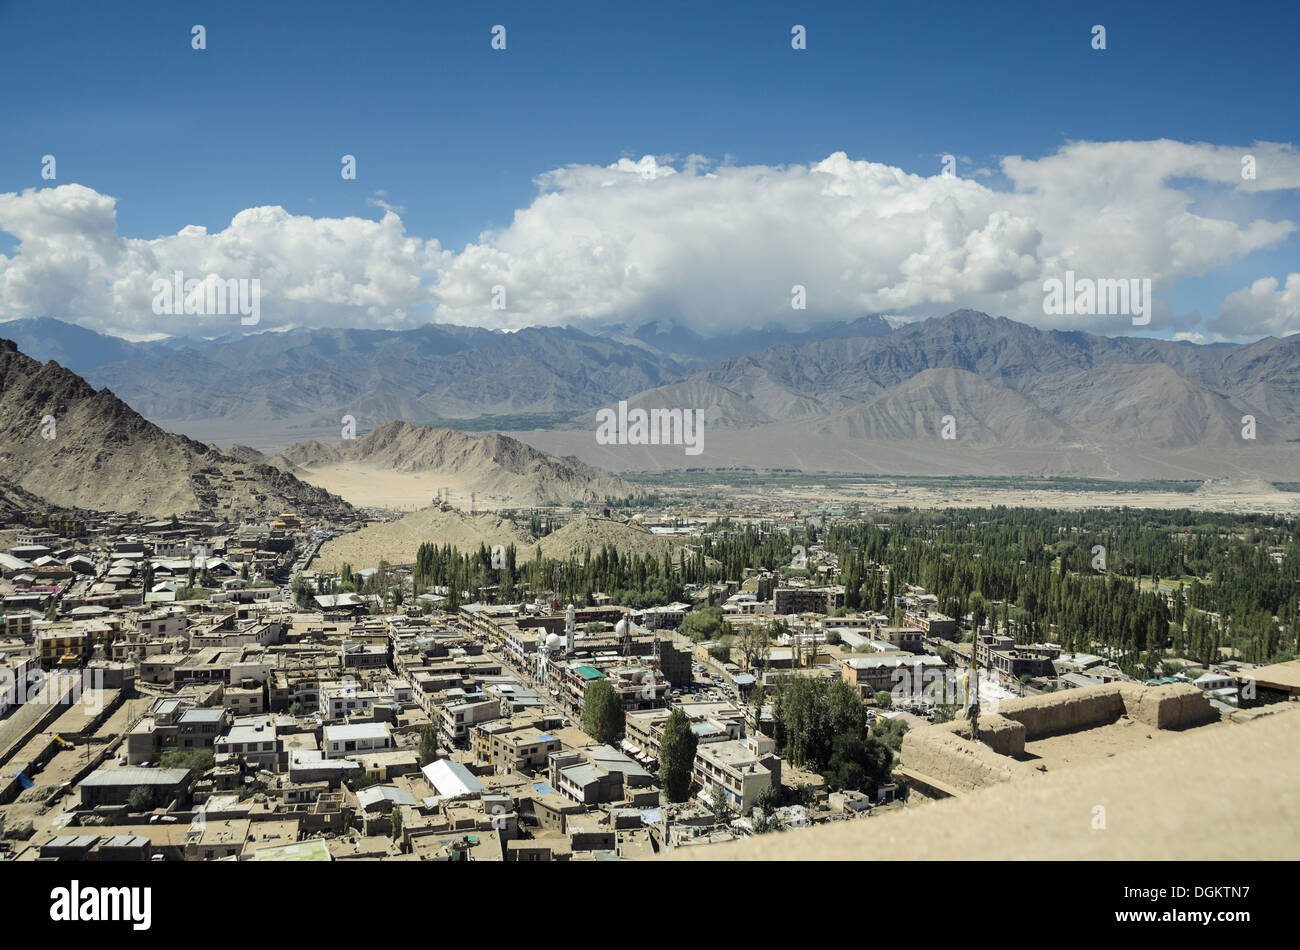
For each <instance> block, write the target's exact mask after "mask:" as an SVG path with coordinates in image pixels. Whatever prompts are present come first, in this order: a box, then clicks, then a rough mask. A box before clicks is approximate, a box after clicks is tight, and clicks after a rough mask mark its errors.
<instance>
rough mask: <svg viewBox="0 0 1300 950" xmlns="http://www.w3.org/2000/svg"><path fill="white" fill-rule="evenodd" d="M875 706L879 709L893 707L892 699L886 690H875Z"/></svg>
mask: <svg viewBox="0 0 1300 950" xmlns="http://www.w3.org/2000/svg"><path fill="white" fill-rule="evenodd" d="M876 705H877V706H879V707H880V708H881V709H891V708H892V707H893V705H894V697H893V695H891V694H890V692H889V690H887V689H878V690H876Z"/></svg>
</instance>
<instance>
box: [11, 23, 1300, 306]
mask: <svg viewBox="0 0 1300 950" xmlns="http://www.w3.org/2000/svg"><path fill="white" fill-rule="evenodd" d="M633 11H635V12H633ZM196 23H201V24H203V25H204V26H205V27H206V30H207V49H206V50H203V51H195V50H192V49H191V47H190V28H191V26H192V25H193V24H196ZM498 23H499V24H503V25H505V26H506V28H507V49H506V50H505V51H504V52H496V51H493V50H492V49H491V48H490V45H489V41H490V30H491V27H492V26H493V25H494V24H498ZM796 23H797V24H802V25H804V26H805V27H806V28H807V36H808V49H807V50H804V51H795V50H792V49H791V48H790V29H791V25H792V24H796ZM1093 24H1103V25H1105V27H1106V30H1107V49H1106V50H1105V51H1100V52H1099V51H1094V50H1093V49H1092V48H1091V46H1090V42H1089V40H1090V30H1091V27H1092V25H1093ZM1297 36H1300V5H1296V4H1289V5H1288V4H1276V3H1267V4H1251V3H1234V4H1208V3H1156V4H1132V3H1088V4H1073V3H1072V4H1044V3H1029V2H1025V3H1003V4H937V3H915V2H909V3H906V4H866V3H843V4H839V3H836V4H831V3H824V4H795V3H762V2H758V3H744V4H739V3H736V4H698V3H681V4H673V3H659V4H655V5H654V6H653V8H650V7H631V6H623V5H612V4H609V3H608V2H606V3H583V2H578V3H566V4H563V5H554V4H545V5H543V4H537V3H474V4H456V5H454V4H444V3H431V2H427V0H426V2H421V3H379V4H371V5H367V4H360V3H341V2H316V3H310V4H308V3H290V2H285V3H272V4H265V3H221V4H215V3H214V4H208V3H176V2H169V3H147V2H146V3H132V4H129V5H121V4H103V3H68V4H58V5H50V4H17V3H0V80H2V81H3V82H4V85H5V87H6V88H7V90H8V91H9V95H7V96H5V97H4V100H3V104H0V128H2V129H3V130H4V136H3V142H2V143H0V192H21V191H22V190H23V189H26V188H33V187H36V188H40V187H48V186H50V185H51V184H52V183H50V182H43V181H42V180H41V177H40V170H41V166H40V159H41V156H42V155H45V154H53V155H55V156H56V158H57V162H58V180H57V183H58V184H64V183H69V182H75V183H77V184H80V185H84V186H86V187H87V188H90V189H93V190H94V191H95V192H97V193H99V194H101V195H110V196H112V197H113V198H115V199H117V202H116V206H115V213H116V223H117V229H118V232H119V234H120V235H121V236H123V237H126V238H146V239H147V238H155V237H158V236H161V235H174V234H176V232H177V231H179V230H180V229H181V228H183V227H185V226H187V225H202V226H204V227H206V228H207V229H208V230H209V232H217V231H220V230H221V229H223V228H225V227H226V226H227V225H228V224H229V223H230V221H231V218H232V217H233V216H234V215H235V214H237V213H238V212H240V211H241V210H243V209H246V208H251V207H258V206H264V205H278V206H282V207H283V208H285V209H286V210H287V211H288V212H289V213H290V214H291V215H305V216H310V217H312V218H343V217H347V216H360V217H365V218H369V219H375V220H377V219H378V218H379V217H380V216H381V215H382V213H383V212H382V210H381V209H380V208H378V207H376V206H375V205H374V204H373V203H371V202H373V200H374V198H375V197H376V193H378V192H380V191H382V192H383V200H384V201H386V202H388V203H390V204H391V205H394V206H397V207H398V208H400V209H401V210H400V212H399V213H400V217H401V221H402V224H403V226H404V228H405V231H406V233H407V234H409V235H413V236H418V237H420V238H422V239H435V238H436V239H437V241H438V242H440V247H441V248H442V249H443V250H450V251H453V252H460V251H462V250H463V249H464V248H465V246H466V244H467V243H470V242H473V241H476V240H477V239H478V236H479V235H480V233H481V232H482V231H484V230H485V229H502V228H506V227H507V226H509V225H510V223H511V221H512V217H513V215H514V214H515V212H516V210H517V209H521V208H526V207H527V206H529V205H530V203H532V202H533V201H534V199H535V197H536V195H537V193H538V192H537V185H536V184H535V183H534V179H535V178H536V177H537V176H538V175H539V174H542V173H544V172H547V171H549V170H551V169H556V168H561V167H563V166H566V165H569V164H578V165H591V166H607V165H609V164H610V163H613V162H616V161H617V160H618V159H619V158H620V157H626V158H630V159H638V158H640V157H641V156H642V155H646V154H652V155H656V156H672V157H675V158H676V159H678V160H680V159H681V158H682V157H684V156H686V155H689V154H692V153H694V154H699V155H704V156H708V157H709V158H711V159H713V160H715V161H716V162H718V163H722V164H726V163H732V164H739V165H747V166H748V165H787V164H799V165H809V164H813V163H816V162H819V161H821V160H823V159H825V158H826V157H827V156H828V155H831V154H832V153H835V152H845V153H847V156H848V158H849V159H852V160H866V161H870V162H874V163H883V164H887V165H891V166H896V167H898V168H901V169H903V170H904V171H906V172H910V173H913V174H917V175H925V176H929V175H934V174H936V171H937V168H938V163H939V156H940V155H941V154H944V153H951V154H954V155H957V156H961V157H962V158H963V159H965V158H967V157H968V158H969V159H970V162H969V164H968V163H966V162H965V161H963V162H962V163H961V165H960V166H959V169H958V172H959V174H962V175H966V174H968V173H971V172H974V171H975V170H976V169H980V168H985V169H991V170H994V171H995V172H996V170H997V168H998V162H999V161H1000V159H1001V158H1002V157H1003V156H1006V155H1020V156H1024V157H1025V158H1028V159H1040V158H1043V157H1045V156H1049V155H1051V154H1053V153H1054V152H1056V151H1057V150H1058V149H1060V148H1062V147H1063V146H1065V145H1066V144H1067V143H1069V142H1071V141H1096V142H1109V141H1124V140H1130V139H1133V140H1152V139H1163V138H1168V139H1173V140H1176V141H1178V142H1184V143H1210V144H1217V145H1232V146H1244V145H1250V144H1251V143H1254V142H1259V141H1263V142H1276V143H1294V142H1295V141H1296V139H1297V137H1298V136H1297V116H1296V111H1295V96H1296V91H1297V90H1298V89H1300V66H1298V65H1297V57H1296V55H1295V40H1296V37H1297ZM345 153H346V154H353V155H355V156H356V157H357V163H358V177H357V180H356V181H344V180H342V179H341V178H340V175H339V162H340V156H341V155H343V154H345ZM982 181H983V183H984V184H986V185H989V186H991V187H994V188H1005V187H1007V182H1006V180H1005V179H1004V178H1003V177H1002V176H1001V175H999V174H995V175H993V176H991V177H989V176H986V177H984V178H983V179H982ZM1191 193H1193V194H1197V192H1195V190H1194V189H1193V190H1192V191H1191ZM1199 197H1203V198H1204V200H1206V201H1215V200H1217V198H1218V197H1219V192H1218V190H1217V189H1216V188H1214V187H1210V188H1207V189H1206V190H1205V193H1204V195H1200V196H1199ZM1296 198H1297V195H1296V191H1295V189H1287V190H1283V191H1268V192H1263V193H1256V194H1253V195H1251V196H1249V198H1248V199H1247V198H1243V199H1242V200H1241V201H1240V202H1238V203H1237V204H1236V205H1235V206H1234V210H1233V213H1234V214H1237V215H1239V214H1241V213H1242V211H1243V209H1249V211H1250V212H1251V213H1252V214H1259V215H1261V216H1264V217H1267V218H1270V219H1273V220H1276V219H1288V220H1300V207H1298V206H1297V205H1298V203H1297V200H1296ZM368 199H370V201H368ZM15 243H16V242H15V241H14V240H13V239H10V240H8V241H4V242H3V243H0V253H10V254H11V253H13V250H14V245H15ZM1296 250H1297V242H1296V240H1295V239H1294V237H1290V238H1287V239H1286V240H1285V241H1282V242H1280V243H1276V244H1275V245H1274V246H1270V247H1261V248H1258V249H1255V250H1253V251H1251V252H1250V253H1249V254H1246V255H1241V256H1239V257H1238V258H1237V259H1235V260H1232V261H1230V262H1227V263H1225V264H1223V265H1222V266H1217V267H1215V268H1213V269H1212V270H1211V271H1210V272H1209V273H1207V274H1204V275H1200V274H1196V275H1188V276H1185V277H1184V278H1182V279H1180V280H1179V281H1177V282H1176V284H1175V285H1174V286H1173V288H1172V290H1170V291H1169V292H1168V293H1167V294H1166V299H1167V300H1168V301H1169V303H1170V305H1171V306H1172V307H1173V309H1174V310H1175V311H1178V312H1182V311H1189V310H1200V311H1202V312H1209V311H1212V310H1213V307H1214V305H1215V303H1216V302H1217V301H1218V300H1220V299H1221V298H1222V297H1224V296H1225V295H1226V294H1228V293H1230V292H1232V291H1234V290H1237V289H1239V288H1242V287H1244V286H1247V285H1249V284H1250V283H1251V282H1252V281H1253V280H1255V279H1257V278H1259V277H1264V276H1272V277H1276V278H1278V279H1279V280H1284V279H1285V277H1286V274H1287V272H1288V267H1290V268H1292V269H1295V261H1296V259H1297V254H1296ZM422 280H424V282H425V283H427V282H428V278H427V276H426V277H425V278H422ZM934 309H936V310H942V309H943V308H942V307H935V308H934ZM850 316H851V314H850Z"/></svg>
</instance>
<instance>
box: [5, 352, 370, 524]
mask: <svg viewBox="0 0 1300 950" xmlns="http://www.w3.org/2000/svg"><path fill="white" fill-rule="evenodd" d="M0 430H3V431H4V432H5V433H6V438H5V440H4V442H3V444H0V478H4V479H7V480H8V481H10V482H12V483H14V484H15V485H17V486H18V487H20V488H22V489H25V490H26V491H28V492H31V493H32V494H33V495H36V496H38V497H40V498H42V499H44V500H45V501H47V502H49V503H51V504H53V505H58V506H62V507H79V508H90V509H96V510H100V511H117V512H139V513H141V514H146V515H150V516H154V517H165V516H167V515H170V514H184V513H191V512H194V513H203V514H207V515H214V516H219V517H230V518H236V517H241V516H254V517H256V516H260V515H265V514H273V513H277V512H281V511H287V510H293V511H297V512H299V513H300V514H304V515H307V516H309V517H313V516H316V515H320V514H323V513H326V512H337V513H338V514H339V515H340V516H342V517H352V516H353V515H354V512H352V510H351V507H350V506H349V505H348V504H347V503H346V502H344V501H343V500H342V499H340V498H338V497H336V496H334V495H330V494H329V493H328V492H325V491H323V490H322V489H319V488H316V487H315V486H313V485H309V484H306V483H305V482H302V481H300V480H299V479H297V478H295V477H294V476H293V475H290V474H288V473H286V472H283V471H281V470H279V469H276V468H273V467H271V466H268V465H260V464H256V463H250V462H243V461H240V460H238V459H236V458H233V457H231V456H229V455H225V454H224V453H222V452H220V451H218V450H217V449H215V448H213V447H212V446H207V445H203V444H201V443H199V442H195V441H193V440H192V439H188V438H185V437H184V436H180V435H174V434H172V433H170V432H164V431H163V430H162V429H160V428H159V427H158V426H156V425H154V424H153V423H151V422H149V421H148V420H146V419H145V418H144V417H143V416H141V415H140V414H139V413H138V412H136V411H135V410H133V409H132V408H131V407H130V406H128V405H127V404H126V403H124V402H122V400H120V399H118V398H117V397H116V396H115V395H113V393H112V392H110V391H109V390H107V389H101V390H99V391H98V392H97V391H95V390H94V389H93V388H92V387H91V386H90V385H89V384H88V383H86V381H85V380H83V379H82V378H81V377H80V376H78V375H76V374H75V373H73V372H71V371H70V370H67V369H64V368H63V367H62V366H60V365H59V364H58V363H55V362H48V363H43V364H42V363H38V362H37V361H36V360H33V359H31V358H30V357H28V356H26V355H24V354H23V353H20V352H19V351H18V347H17V344H15V343H14V342H13V341H11V340H0Z"/></svg>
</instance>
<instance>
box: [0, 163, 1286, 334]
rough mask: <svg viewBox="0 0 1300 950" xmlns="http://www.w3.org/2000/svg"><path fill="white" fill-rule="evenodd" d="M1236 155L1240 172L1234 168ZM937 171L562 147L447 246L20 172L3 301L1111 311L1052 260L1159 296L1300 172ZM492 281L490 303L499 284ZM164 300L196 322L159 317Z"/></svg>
mask: <svg viewBox="0 0 1300 950" xmlns="http://www.w3.org/2000/svg"><path fill="white" fill-rule="evenodd" d="M1247 155H1249V156H1250V157H1251V158H1252V159H1253V164H1251V168H1252V170H1253V172H1254V177H1253V178H1251V177H1243V174H1242V171H1243V168H1244V167H1245V166H1244V165H1243V157H1245V156H1247ZM938 172H939V168H938V167H937V166H936V169H935V174H933V175H928V176H927V175H916V174H912V173H909V172H906V171H904V170H902V169H899V168H895V167H892V166H889V165H884V164H880V163H876V162H871V161H866V160H860V159H853V158H850V157H849V156H847V155H845V154H844V153H835V154H833V155H830V156H829V157H827V158H825V159H823V160H822V161H819V162H815V163H812V164H810V165H806V166H805V165H790V166H763V165H737V164H733V163H731V161H730V159H729V158H728V159H724V161H723V163H721V164H718V163H716V162H713V161H711V160H710V159H707V158H705V157H703V156H699V155H689V156H687V157H685V158H684V159H680V160H675V159H673V158H672V157H658V158H656V157H653V156H646V157H644V158H641V159H640V160H633V159H630V158H622V159H620V160H618V161H617V162H615V163H613V164H610V165H572V166H567V167H564V168H559V169H554V170H552V171H549V172H546V173H545V174H542V175H541V176H540V177H539V178H538V179H537V183H538V186H539V193H538V195H537V197H536V198H535V199H534V200H533V201H532V202H531V203H530V204H529V205H528V206H527V207H524V208H520V209H518V210H517V211H516V212H515V215H514V217H513V220H512V221H511V222H510V224H509V225H508V226H506V227H503V228H501V229H499V230H496V231H491V232H485V233H484V234H482V235H480V237H479V239H478V240H477V241H475V242H473V243H471V244H469V245H468V246H467V247H466V248H465V249H464V251H462V252H461V253H459V254H455V253H452V252H450V251H446V250H444V249H443V248H442V247H441V245H440V244H439V242H438V241H437V240H436V239H435V238H420V237H415V236H411V235H408V234H407V233H406V231H405V228H404V226H403V224H402V219H401V217H400V208H399V207H398V206H395V205H389V204H388V203H387V201H386V200H385V196H384V195H383V194H382V193H376V195H375V196H372V198H371V199H370V202H369V203H370V204H371V206H372V207H376V208H379V209H382V210H383V211H384V214H383V217H382V218H380V219H379V220H378V221H374V220H369V219H365V218H355V217H349V218H312V217H308V216H300V215H293V214H290V213H289V212H288V211H286V210H285V209H283V208H280V207H261V208H250V209H248V210H246V211H243V212H240V213H239V214H238V215H236V216H235V218H234V219H233V220H232V221H231V222H230V225H229V226H228V227H226V228H225V229H223V230H221V231H217V232H215V233H208V231H207V230H206V229H204V228H200V227H187V228H184V229H182V230H181V231H180V232H179V233H177V234H175V235H167V236H163V237H158V238H154V239H150V240H145V239H138V238H130V237H125V236H122V235H120V234H119V233H118V230H117V225H116V199H114V198H112V197H109V196H106V195H101V194H98V193H96V192H95V191H93V190H91V189H89V188H85V187H83V186H80V185H62V186H59V187H55V188H46V189H30V190H27V191H23V192H21V193H10V194H3V195H0V230H3V231H6V232H9V233H10V234H13V235H14V236H15V237H16V238H17V239H18V241H19V244H18V246H17V248H16V249H15V251H14V252H13V253H12V254H11V255H10V256H8V257H4V256H0V314H3V315H4V316H5V317H7V318H12V317H18V316H55V317H59V318H62V319H67V320H72V321H75V322H78V323H81V324H83V325H86V326H89V327H92V328H95V329H102V330H109V331H113V332H119V333H123V334H129V335H133V336H137V337H138V336H144V335H152V334H157V333H168V332H187V333H194V332H208V333H228V332H232V331H234V330H236V329H237V323H238V322H237V321H232V320H230V318H226V317H219V316H191V317H167V316H163V317H159V316H157V315H155V314H153V313H152V311H151V307H150V302H151V299H152V293H151V288H152V286H153V281H154V280H155V279H157V278H170V277H171V275H172V273H173V272H175V271H177V270H180V271H182V272H183V273H184V274H185V276H186V277H187V278H188V277H196V278H203V277H206V276H207V275H209V274H215V275H217V276H218V277H220V278H222V279H230V278H241V277H249V278H252V277H256V278H260V280H261V286H262V305H261V311H262V321H261V324H260V325H259V326H258V327H256V328H255V329H257V330H265V329H275V328H277V327H283V326H287V325H313V326H341V325H347V326H384V327H397V326H411V325H416V324H419V323H423V322H426V321H427V320H429V319H431V318H432V319H437V320H439V321H443V322H453V323H463V324H471V325H478V326H491V327H504V328H518V327H523V326H528V325H532V324H538V323H567V322H575V321H583V320H601V319H617V320H624V321H626V320H651V319H664V318H669V319H679V320H682V321H683V322H686V323H688V324H690V325H691V326H693V327H695V328H696V329H698V330H700V331H701V332H705V333H707V332H708V331H709V330H710V329H711V328H734V327H740V326H760V325H766V324H771V323H780V324H783V325H786V326H798V325H801V324H807V323H812V322H816V321H819V320H824V319H844V318H851V317H854V316H858V315H861V314H863V313H873V312H884V313H889V314H891V315H892V316H894V317H896V318H903V319H907V318H914V317H918V316H924V315H930V314H934V313H940V312H944V311H945V310H947V309H952V308H956V307H971V308H974V309H979V310H984V311H987V312H989V313H995V314H1005V315H1007V316H1010V317H1013V318H1016V319H1021V320H1025V321H1027V322H1031V323H1035V324H1037V325H1039V326H1054V327H1062V328H1065V327H1072V328H1081V329H1089V330H1093V331H1095V332H1101V333H1115V332H1124V331H1125V330H1126V329H1127V327H1128V321H1127V319H1126V318H1116V317H1090V316H1077V315H1061V316H1045V315H1044V313H1043V295H1044V292H1043V282H1044V280H1047V279H1049V278H1054V277H1055V278H1059V277H1062V276H1063V275H1064V272H1065V271H1066V270H1073V271H1074V272H1075V273H1076V275H1078V276H1080V277H1091V278H1112V279H1113V278H1149V279H1150V280H1151V281H1152V287H1153V289H1154V291H1155V292H1156V293H1157V294H1160V293H1164V292H1167V291H1169V290H1170V289H1171V288H1173V287H1174V286H1175V285H1176V284H1177V282H1178V281H1179V280H1182V279H1184V278H1192V277H1198V276H1200V275H1203V274H1206V273H1209V272H1211V271H1214V270H1215V269H1217V268H1220V267H1222V266H1224V265H1227V264H1229V263H1232V262H1235V261H1239V260H1241V259H1242V258H1244V257H1246V256H1247V255H1249V254H1251V253H1252V252H1254V251H1257V250H1261V249H1266V248H1272V247H1276V246H1277V245H1278V244H1279V243H1281V242H1282V241H1284V240H1286V239H1287V238H1288V237H1289V236H1290V235H1291V234H1292V233H1293V232H1294V230H1295V224H1294V223H1293V222H1291V221H1290V220H1285V219H1281V218H1278V217H1277V216H1263V215H1262V214H1261V212H1260V211H1259V210H1258V209H1259V207H1261V205H1260V198H1261V193H1264V192H1272V193H1275V194H1281V193H1283V192H1288V191H1293V190H1295V189H1300V153H1297V151H1296V149H1295V148H1294V147H1293V146H1290V145H1275V144H1269V143H1255V144H1254V145H1252V146H1249V147H1243V148H1232V147H1227V146H1216V145H1205V144H1195V143H1192V144H1188V143H1181V142H1173V141H1167V140H1162V141H1153V142H1100V143H1098V142H1077V143H1071V144H1068V145H1066V146H1063V147H1062V148H1060V149H1059V150H1058V151H1057V152H1055V153H1053V154H1051V155H1048V156H1045V157H1042V158H1038V159H1028V158H1024V157H1020V156H1010V157H1007V158H1004V159H1003V160H1002V162H1001V166H1000V176H998V177H1000V179H1001V181H1002V184H1001V186H1000V187H992V186H991V184H990V181H991V178H990V177H988V176H979V177H978V178H973V177H944V176H942V175H940V174H939V173H938ZM1285 197H1287V198H1291V197H1292V196H1290V195H1286V196H1285ZM1298 280H1300V278H1297V275H1294V274H1293V275H1291V276H1290V277H1288V279H1287V281H1286V285H1285V287H1283V288H1279V286H1278V283H1277V281H1276V279H1273V278H1264V279H1262V280H1260V281H1258V282H1256V283H1255V284H1254V285H1253V286H1251V287H1250V288H1246V289H1243V290H1241V291H1237V292H1236V293H1233V294H1231V295H1229V296H1228V297H1227V298H1226V299H1225V300H1224V301H1223V302H1222V304H1221V305H1220V313H1219V315H1218V317H1217V318H1213V319H1211V320H1210V321H1207V324H1208V325H1207V326H1203V327H1197V326H1189V325H1187V318H1186V317H1176V316H1175V315H1174V314H1172V313H1171V312H1169V310H1168V308H1167V307H1163V308H1162V306H1160V305H1159V304H1158V305H1157V308H1156V319H1155V320H1154V321H1153V323H1152V325H1151V327H1150V329H1152V330H1157V329H1168V330H1169V331H1170V332H1175V331H1176V332H1179V333H1194V332H1199V331H1200V330H1202V329H1204V330H1207V331H1208V332H1209V333H1210V334H1212V335H1214V336H1216V337H1218V336H1221V335H1225V334H1226V335H1235V336H1244V337H1249V336H1258V335H1261V334H1264V333H1276V332H1286V331H1287V330H1288V329H1291V330H1294V329H1300V324H1298V322H1297V318H1296V316H1295V304H1296V293H1297V289H1296V288H1297V283H1296V282H1297V281H1298ZM1270 281H1272V282H1271V283H1270ZM795 285H801V286H803V287H804V288H806V299H807V309H806V310H794V309H792V308H791V294H792V288H793V287H794V286H795ZM498 287H499V288H502V289H503V290H504V301H505V308H504V309H500V308H497V307H494V306H493V303H494V300H496V301H500V299H501V295H500V294H499V293H496V289H497V288H498ZM177 320H184V321H188V322H187V323H186V324H185V325H184V326H183V327H180V328H177V327H176V325H175V323H170V324H169V323H167V321H177ZM169 327H171V328H172V329H169Z"/></svg>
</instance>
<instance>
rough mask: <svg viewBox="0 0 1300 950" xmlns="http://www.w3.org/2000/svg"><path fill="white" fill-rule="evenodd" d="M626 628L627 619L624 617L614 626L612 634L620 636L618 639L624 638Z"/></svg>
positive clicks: (626, 631) (627, 625)
mask: <svg viewBox="0 0 1300 950" xmlns="http://www.w3.org/2000/svg"><path fill="white" fill-rule="evenodd" d="M628 627H629V624H628V622H627V618H626V617H624V618H623V619H622V620H620V621H619V622H618V623H616V624H614V633H615V634H617V635H618V636H620V637H622V636H626V635H627V633H628Z"/></svg>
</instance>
